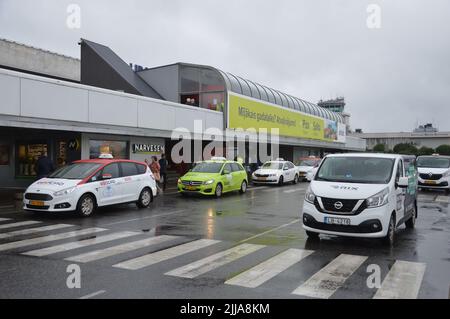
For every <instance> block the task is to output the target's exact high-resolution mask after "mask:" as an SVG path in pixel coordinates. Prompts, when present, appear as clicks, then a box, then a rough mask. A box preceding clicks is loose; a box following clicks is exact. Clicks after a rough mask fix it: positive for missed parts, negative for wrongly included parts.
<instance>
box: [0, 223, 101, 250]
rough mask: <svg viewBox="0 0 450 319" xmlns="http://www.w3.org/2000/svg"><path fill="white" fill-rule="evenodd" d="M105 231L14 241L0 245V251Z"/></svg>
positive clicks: (80, 231)
mask: <svg viewBox="0 0 450 319" xmlns="http://www.w3.org/2000/svg"><path fill="white" fill-rule="evenodd" d="M105 230H106V229H105V228H86V229H82V230H76V231H71V232H67V233H61V234H56V235H48V236H44V237H37V238H32V239H25V240H19V241H14V242H10V243H6V244H2V245H0V251H4V250H8V249H14V248H20V247H25V246H30V245H35V244H42V243H47V242H50V241H54V240H60V239H66V238H71V237H76V236H82V235H88V234H92V233H97V232H101V231H105Z"/></svg>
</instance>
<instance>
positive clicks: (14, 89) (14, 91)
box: [0, 74, 20, 115]
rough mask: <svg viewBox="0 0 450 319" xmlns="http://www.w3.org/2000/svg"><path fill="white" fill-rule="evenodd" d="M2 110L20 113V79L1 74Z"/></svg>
mask: <svg viewBox="0 0 450 319" xmlns="http://www.w3.org/2000/svg"><path fill="white" fill-rule="evenodd" d="M0 99H1V100H0V112H1V113H2V114H8V115H19V114H20V79H19V78H17V77H12V76H8V75H3V74H0Z"/></svg>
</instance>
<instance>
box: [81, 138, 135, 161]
mask: <svg viewBox="0 0 450 319" xmlns="http://www.w3.org/2000/svg"><path fill="white" fill-rule="evenodd" d="M100 154H111V155H112V156H113V157H114V158H118V159H128V142H126V141H100V140H89V158H91V159H94V158H98V157H99V156H100Z"/></svg>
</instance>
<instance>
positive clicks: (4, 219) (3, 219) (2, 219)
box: [0, 218, 11, 222]
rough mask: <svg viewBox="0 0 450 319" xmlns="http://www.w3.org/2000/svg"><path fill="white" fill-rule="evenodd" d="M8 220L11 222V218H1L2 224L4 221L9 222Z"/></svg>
mask: <svg viewBox="0 0 450 319" xmlns="http://www.w3.org/2000/svg"><path fill="white" fill-rule="evenodd" d="M7 220H11V218H0V222H4V221H7Z"/></svg>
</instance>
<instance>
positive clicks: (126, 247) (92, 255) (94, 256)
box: [66, 235, 178, 263]
mask: <svg viewBox="0 0 450 319" xmlns="http://www.w3.org/2000/svg"><path fill="white" fill-rule="evenodd" d="M175 238H178V236H168V235H161V236H157V237H150V238H145V239H142V240H138V241H133V242H131V243H125V244H122V245H118V246H113V247H108V248H105V249H99V250H94V251H90V252H87V253H84V254H80V255H77V256H73V257H69V258H66V260H69V261H74V262H79V263H87V262H90V261H94V260H99V259H103V258H106V257H111V256H115V255H119V254H123V253H126V252H129V251H132V250H137V249H140V248H144V247H148V246H152V245H157V244H160V243H163V242H166V241H169V240H173V239H175Z"/></svg>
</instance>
